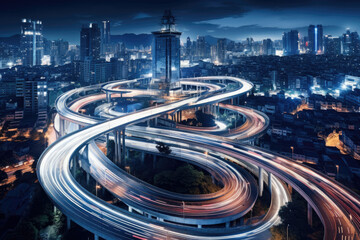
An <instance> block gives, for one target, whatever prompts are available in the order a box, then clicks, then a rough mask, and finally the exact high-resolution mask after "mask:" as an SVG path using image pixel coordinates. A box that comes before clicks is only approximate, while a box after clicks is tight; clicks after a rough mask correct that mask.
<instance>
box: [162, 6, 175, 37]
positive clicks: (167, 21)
mask: <svg viewBox="0 0 360 240" xmlns="http://www.w3.org/2000/svg"><path fill="white" fill-rule="evenodd" d="M161 24H162V30H163V31H169V32H171V31H175V17H174V16H173V15H172V12H171V10H170V9H168V10H165V11H164V15H163V17H162V18H161Z"/></svg>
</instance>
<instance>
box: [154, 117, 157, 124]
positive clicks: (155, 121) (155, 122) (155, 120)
mask: <svg viewBox="0 0 360 240" xmlns="http://www.w3.org/2000/svg"><path fill="white" fill-rule="evenodd" d="M157 123H158V118H157V117H156V118H154V125H155V126H157Z"/></svg>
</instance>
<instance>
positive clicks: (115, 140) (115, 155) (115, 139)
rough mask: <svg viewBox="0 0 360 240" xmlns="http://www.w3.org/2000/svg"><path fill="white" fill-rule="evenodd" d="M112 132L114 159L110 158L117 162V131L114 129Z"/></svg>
mask: <svg viewBox="0 0 360 240" xmlns="http://www.w3.org/2000/svg"><path fill="white" fill-rule="evenodd" d="M113 134H114V159H112V160H113V161H114V162H115V163H116V162H117V159H118V155H119V152H118V144H119V143H118V138H117V131H116V130H114V131H113Z"/></svg>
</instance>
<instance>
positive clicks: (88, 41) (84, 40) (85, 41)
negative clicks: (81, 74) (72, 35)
mask: <svg viewBox="0 0 360 240" xmlns="http://www.w3.org/2000/svg"><path fill="white" fill-rule="evenodd" d="M100 43H101V36H100V28H99V26H98V25H97V24H95V23H90V24H89V25H84V26H83V27H82V28H81V32H80V59H81V60H82V61H83V60H84V59H85V57H91V58H92V59H93V60H98V59H99V58H100Z"/></svg>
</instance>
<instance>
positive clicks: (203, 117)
mask: <svg viewBox="0 0 360 240" xmlns="http://www.w3.org/2000/svg"><path fill="white" fill-rule="evenodd" d="M195 115H196V119H197V120H198V121H199V122H200V123H201V126H202V127H213V126H215V117H214V116H213V115H211V114H207V113H203V112H202V111H200V110H198V111H196V112H195Z"/></svg>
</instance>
